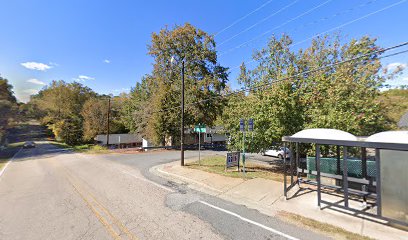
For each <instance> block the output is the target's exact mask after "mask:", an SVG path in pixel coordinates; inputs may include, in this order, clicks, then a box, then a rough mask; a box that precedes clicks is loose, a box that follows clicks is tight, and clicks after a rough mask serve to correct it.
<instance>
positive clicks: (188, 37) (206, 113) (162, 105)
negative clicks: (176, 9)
mask: <svg viewBox="0 0 408 240" xmlns="http://www.w3.org/2000/svg"><path fill="white" fill-rule="evenodd" d="M148 49H149V54H150V55H151V56H152V57H153V59H154V66H153V71H152V73H151V74H149V75H146V76H145V78H144V79H143V80H142V83H141V84H139V85H136V88H134V89H133V90H132V92H131V93H130V96H129V101H128V102H127V103H126V108H125V109H124V111H125V113H126V114H125V115H126V117H124V122H126V124H125V125H126V126H127V127H128V128H129V129H131V130H132V131H136V132H143V135H147V136H149V138H151V140H153V141H154V142H155V143H157V144H164V143H165V140H166V139H168V138H171V139H172V141H173V143H174V142H177V141H178V140H179V136H180V119H181V115H180V108H179V106H180V98H181V62H182V61H184V62H185V102H186V104H187V108H186V111H185V124H186V126H189V125H193V124H197V123H203V124H206V125H209V126H211V125H212V124H213V123H214V121H215V120H216V118H217V116H218V115H219V114H220V113H221V112H222V108H223V106H224V105H225V103H224V102H223V101H222V100H221V101H220V99H214V100H212V101H209V100H208V101H202V100H204V99H213V98H216V97H218V96H219V95H220V94H221V93H222V92H223V90H224V88H225V86H226V82H227V78H228V73H227V68H225V67H222V66H220V65H219V64H218V63H217V53H216V50H215V41H214V39H213V37H212V36H210V35H209V34H207V33H205V32H204V31H202V30H200V29H197V28H195V27H194V26H192V25H190V24H188V23H187V24H185V25H183V26H175V27H174V28H173V29H168V28H167V27H166V28H164V29H162V30H161V31H160V32H159V33H153V34H152V42H151V44H150V46H149V47H148ZM172 57H175V59H176V60H177V61H178V64H177V65H175V66H172V65H171V63H170V59H171V58H172ZM200 101H201V102H200ZM193 102H199V103H197V104H190V103H193Z"/></svg>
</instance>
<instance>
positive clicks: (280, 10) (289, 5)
mask: <svg viewBox="0 0 408 240" xmlns="http://www.w3.org/2000/svg"><path fill="white" fill-rule="evenodd" d="M298 1H299V0H295V1H293V2H291V3H290V4H288V5H286V6H284V7H282V8H281V9H279V10H278V11H276V12H274V13H272V14H271V15H269V16H267V17H266V18H263V19H262V20H261V21H259V22H257V23H255V24H253V25H251V26H250V27H248V28H245V29H244V30H242V31H241V32H239V33H237V34H235V35H233V36H232V37H230V38H228V39H226V40H224V41H223V42H221V43H220V44H219V45H218V46H221V45H223V44H224V43H226V42H228V41H230V40H232V39H234V38H236V37H237V36H239V35H241V34H243V33H245V32H247V31H249V30H251V29H252V28H254V27H256V26H258V25H259V24H261V23H263V22H265V21H266V20H268V19H270V18H271V17H273V16H275V15H276V14H278V13H280V12H282V11H284V10H285V9H287V8H289V7H291V6H292V5H294V4H295V3H297V2H298Z"/></svg>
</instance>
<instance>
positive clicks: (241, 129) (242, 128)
mask: <svg viewBox="0 0 408 240" xmlns="http://www.w3.org/2000/svg"><path fill="white" fill-rule="evenodd" d="M239 131H241V132H245V120H244V119H242V118H241V119H240V120H239Z"/></svg>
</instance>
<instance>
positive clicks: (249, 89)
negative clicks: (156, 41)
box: [152, 41, 408, 113]
mask: <svg viewBox="0 0 408 240" xmlns="http://www.w3.org/2000/svg"><path fill="white" fill-rule="evenodd" d="M404 46H408V41H407V42H403V43H400V44H397V45H394V46H391V47H387V48H383V49H379V50H376V51H372V52H369V53H366V54H363V55H360V56H357V57H354V58H350V59H347V60H342V61H339V62H336V63H333V64H329V65H325V66H321V67H318V68H315V69H311V70H308V71H303V72H301V73H297V74H294V75H293V76H288V77H285V78H281V79H275V80H272V81H271V82H270V83H265V84H261V85H258V86H255V87H249V88H243V89H239V90H236V91H232V92H229V93H227V94H225V95H217V96H214V97H210V98H206V99H203V100H200V101H196V102H192V103H188V104H185V106H186V107H188V106H193V105H196V104H199V103H204V102H208V101H211V100H214V99H217V98H226V97H229V96H231V95H234V94H238V93H244V92H250V91H254V90H257V89H259V88H263V87H268V86H272V85H273V84H276V83H279V82H283V81H287V80H290V79H293V78H295V77H298V76H302V75H305V74H310V73H314V72H318V71H321V70H324V69H327V68H331V67H334V66H338V65H341V64H345V63H348V62H352V61H356V60H359V59H363V58H365V57H368V56H371V55H372V54H377V53H384V52H387V51H391V50H394V49H397V48H401V47H404ZM403 53H408V50H402V51H399V52H396V53H391V54H388V55H385V56H381V57H378V58H376V59H378V60H379V59H383V58H387V57H392V56H396V55H400V54H403ZM179 108H180V106H176V107H170V108H166V109H161V110H158V111H155V112H152V113H158V112H165V111H169V110H174V109H179Z"/></svg>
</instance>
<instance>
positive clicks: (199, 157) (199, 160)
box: [198, 127, 201, 166]
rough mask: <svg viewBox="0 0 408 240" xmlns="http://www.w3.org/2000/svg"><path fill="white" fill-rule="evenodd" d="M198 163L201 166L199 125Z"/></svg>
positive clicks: (199, 133)
mask: <svg viewBox="0 0 408 240" xmlns="http://www.w3.org/2000/svg"><path fill="white" fill-rule="evenodd" d="M198 165H200V166H201V127H200V131H199V132H198Z"/></svg>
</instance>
